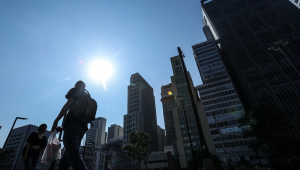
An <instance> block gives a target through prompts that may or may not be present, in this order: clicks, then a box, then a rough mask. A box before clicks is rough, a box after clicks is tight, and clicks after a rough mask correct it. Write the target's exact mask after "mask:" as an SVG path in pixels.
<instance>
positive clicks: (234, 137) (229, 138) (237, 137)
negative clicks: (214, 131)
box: [213, 134, 243, 142]
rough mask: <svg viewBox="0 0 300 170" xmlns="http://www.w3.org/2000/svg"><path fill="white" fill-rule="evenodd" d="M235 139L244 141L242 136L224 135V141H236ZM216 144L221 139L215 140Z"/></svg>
mask: <svg viewBox="0 0 300 170" xmlns="http://www.w3.org/2000/svg"><path fill="white" fill-rule="evenodd" d="M235 139H243V137H242V135H241V134H231V135H226V136H225V135H222V140H223V141H225V140H235ZM213 141H214V142H217V141H221V138H220V137H216V138H213Z"/></svg>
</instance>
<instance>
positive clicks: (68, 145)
mask: <svg viewBox="0 0 300 170" xmlns="http://www.w3.org/2000/svg"><path fill="white" fill-rule="evenodd" d="M84 134H85V129H84V128H82V127H80V126H79V125H76V124H74V125H72V126H70V127H67V128H65V131H64V137H63V138H64V146H65V149H66V152H65V155H66V157H67V159H68V161H69V164H70V165H71V167H72V168H73V169H74V170H86V166H85V164H84V162H83V159H82V158H81V156H80V154H79V148H80V142H81V139H82V138H83V136H84Z"/></svg>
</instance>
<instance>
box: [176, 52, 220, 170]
mask: <svg viewBox="0 0 300 170" xmlns="http://www.w3.org/2000/svg"><path fill="white" fill-rule="evenodd" d="M171 64H172V69H173V74H174V76H171V81H172V89H173V95H174V96H175V97H177V100H175V104H174V107H173V108H172V112H173V118H174V125H175V132H176V140H177V150H178V153H179V155H181V159H180V165H181V168H187V167H188V165H187V162H188V161H189V160H190V159H191V158H192V157H193V155H192V152H191V146H190V142H189V136H188V131H187V127H186V122H185V116H184V113H185V115H186V117H187V119H186V121H187V125H188V128H189V132H190V136H191V141H192V144H193V146H192V147H193V150H194V151H197V150H200V149H201V145H200V138H199V130H198V126H197V122H196V119H195V114H194V113H196V114H198V117H199V119H200V120H199V121H200V122H201V125H200V126H201V128H202V133H203V135H204V138H205V140H206V143H207V147H208V150H209V152H211V153H212V154H215V147H214V145H213V141H212V138H211V134H210V130H209V126H208V124H207V121H206V117H205V114H204V110H203V105H202V102H201V101H200V99H199V97H198V95H197V91H196V89H195V87H194V84H193V82H192V79H191V76H190V74H189V72H188V74H187V75H188V80H189V84H190V86H191V87H190V88H191V89H192V95H193V96H190V93H189V90H188V86H187V82H186V77H185V74H184V73H183V67H182V63H181V61H180V58H179V56H175V57H172V58H171ZM183 64H184V63H183ZM179 96H181V97H183V99H181V101H182V102H183V105H181V101H180V97H179ZM192 97H193V98H194V101H195V105H196V110H194V109H193V106H192V99H191V98H192ZM183 107H184V111H185V112H183ZM200 133H201V132H200Z"/></svg>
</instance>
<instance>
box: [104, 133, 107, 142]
mask: <svg viewBox="0 0 300 170" xmlns="http://www.w3.org/2000/svg"><path fill="white" fill-rule="evenodd" d="M107 135H108V134H107V132H105V140H104V143H107Z"/></svg>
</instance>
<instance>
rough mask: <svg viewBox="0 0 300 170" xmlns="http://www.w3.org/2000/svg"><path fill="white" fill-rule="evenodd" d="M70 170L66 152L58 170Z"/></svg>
mask: <svg viewBox="0 0 300 170" xmlns="http://www.w3.org/2000/svg"><path fill="white" fill-rule="evenodd" d="M69 168H70V164H69V161H68V159H67V156H66V151H65V153H64V154H63V156H62V157H61V159H60V161H59V164H58V170H68V169H69Z"/></svg>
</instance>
